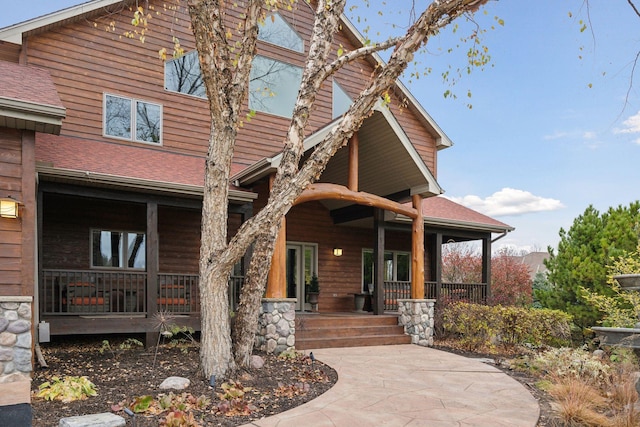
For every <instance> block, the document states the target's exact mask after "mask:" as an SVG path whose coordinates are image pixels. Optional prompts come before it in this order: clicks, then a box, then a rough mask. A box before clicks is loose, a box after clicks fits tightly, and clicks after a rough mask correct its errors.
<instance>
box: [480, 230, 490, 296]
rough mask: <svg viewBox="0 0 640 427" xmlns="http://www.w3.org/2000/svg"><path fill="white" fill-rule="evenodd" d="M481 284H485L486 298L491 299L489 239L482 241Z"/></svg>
mask: <svg viewBox="0 0 640 427" xmlns="http://www.w3.org/2000/svg"><path fill="white" fill-rule="evenodd" d="M482 283H486V284H487V295H486V298H487V299H489V298H491V237H485V238H483V239H482Z"/></svg>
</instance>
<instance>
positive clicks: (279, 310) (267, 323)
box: [254, 298, 297, 354]
mask: <svg viewBox="0 0 640 427" xmlns="http://www.w3.org/2000/svg"><path fill="white" fill-rule="evenodd" d="M296 301H297V299H295V298H263V300H262V307H261V308H260V317H259V319H258V331H257V333H256V340H255V344H254V346H255V348H257V349H258V350H260V351H264V352H266V353H274V354H280V353H282V352H283V351H287V350H293V349H295V345H296Z"/></svg>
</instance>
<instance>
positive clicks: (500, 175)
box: [0, 0, 640, 250]
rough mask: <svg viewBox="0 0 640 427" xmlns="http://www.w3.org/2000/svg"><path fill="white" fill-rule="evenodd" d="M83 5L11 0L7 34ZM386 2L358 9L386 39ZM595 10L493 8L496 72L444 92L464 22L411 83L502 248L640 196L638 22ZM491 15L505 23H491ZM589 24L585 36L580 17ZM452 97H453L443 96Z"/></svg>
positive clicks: (448, 177) (450, 183)
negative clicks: (499, 234)
mask: <svg viewBox="0 0 640 427" xmlns="http://www.w3.org/2000/svg"><path fill="white" fill-rule="evenodd" d="M0 1H1V2H2V3H7V4H8V3H9V1H8V0H0ZM79 3H82V1H77V0H75V1H74V0H21V1H19V2H14V1H13V0H11V5H12V7H4V8H2V9H3V13H2V15H0V27H4V26H7V25H11V24H13V23H17V22H20V21H23V20H27V19H31V18H33V17H36V16H39V15H42V14H46V13H50V12H52V11H56V10H59V9H62V8H64V7H68V6H70V5H75V4H79ZM354 3H355V2H354ZM373 3H378V4H379V3H385V2H383V1H382V0H376V1H374V2H373ZM386 3H388V4H390V5H392V6H394V7H392V8H390V7H389V6H386V5H385V6H383V7H381V6H378V5H376V4H374V5H373V6H372V7H371V11H370V12H368V13H366V12H364V9H361V12H359V13H361V14H363V15H364V14H365V13H366V14H367V15H370V18H369V19H370V23H371V24H372V27H373V28H375V29H376V30H379V31H380V32H381V33H382V34H388V33H389V32H392V31H394V30H393V29H392V27H391V25H390V23H392V22H395V23H399V22H402V20H406V19H407V16H408V15H407V12H406V11H402V10H401V11H400V12H398V8H397V7H396V5H398V4H401V3H402V4H405V3H406V4H407V5H408V4H410V1H409V0H394V1H387V2H386ZM5 6H6V4H5ZM589 6H590V9H589V10H588V11H587V9H586V6H585V4H584V3H583V1H582V0H537V1H536V2H524V1H521V0H501V1H498V2H496V1H490V2H489V4H488V6H487V7H486V8H485V10H486V14H483V13H479V14H477V16H476V18H475V19H476V21H477V22H478V23H479V24H480V25H481V27H483V28H489V27H490V26H491V25H494V26H496V27H497V28H496V29H495V30H490V31H488V32H487V33H485V34H484V35H483V42H484V44H486V45H487V46H488V47H489V54H490V55H491V57H492V62H491V64H492V66H489V67H486V68H485V69H484V70H483V71H480V70H475V71H473V72H472V73H471V74H470V75H466V74H465V75H464V77H463V78H462V79H461V80H460V81H458V82H457V84H456V85H455V86H454V87H453V88H450V87H448V86H446V85H444V84H443V82H442V79H441V77H440V74H441V72H443V71H445V70H446V69H447V67H448V66H449V65H451V66H452V67H453V68H454V69H455V68H457V67H459V66H464V65H465V57H466V50H467V49H468V47H469V46H468V45H466V46H464V45H463V46H462V48H460V49H454V51H453V52H452V53H446V52H447V49H448V48H449V47H453V46H455V45H456V44H457V42H458V40H459V38H460V37H461V36H462V35H463V34H468V31H467V29H468V28H470V27H469V25H468V24H461V29H460V30H459V31H458V32H457V33H456V34H452V32H451V31H449V30H444V31H443V32H442V33H441V34H440V35H439V36H437V37H436V38H434V39H433V40H431V41H430V42H429V44H428V51H429V54H428V55H421V56H419V57H417V59H418V61H419V62H418V66H419V67H422V68H424V67H432V68H433V72H432V73H431V75H430V76H428V77H426V78H420V79H418V80H411V81H410V80H409V79H407V80H406V81H405V83H406V84H407V86H408V87H409V88H410V89H411V90H412V92H413V93H414V95H415V96H416V98H417V99H418V100H419V101H420V103H421V104H422V105H423V106H424V107H425V108H426V110H427V111H428V112H429V113H430V114H431V116H432V117H433V118H434V119H435V120H436V121H437V122H438V124H439V125H440V126H441V127H442V129H443V130H444V131H445V132H446V133H447V135H448V136H449V137H450V138H451V140H452V141H453V142H454V146H453V147H451V148H449V149H446V150H444V151H441V152H440V154H439V161H438V181H439V183H440V184H441V186H442V187H443V188H444V189H445V191H446V193H445V194H446V196H447V197H450V198H452V199H453V200H455V201H456V202H458V203H461V204H464V205H466V206H468V207H470V208H472V209H475V210H477V211H480V212H483V213H485V214H487V215H490V216H492V217H494V218H496V219H498V220H500V221H503V222H505V223H507V224H509V225H512V226H514V227H516V230H515V231H514V232H512V233H510V234H509V235H507V236H506V237H504V238H502V239H501V240H499V241H498V242H496V244H495V247H500V246H503V245H510V246H513V247H515V248H517V249H528V250H531V249H538V250H545V249H546V247H547V246H548V245H551V246H553V247H555V246H556V245H557V243H558V241H559V235H558V232H559V230H560V228H561V227H563V228H565V229H568V228H569V227H570V226H571V224H572V223H573V220H574V219H575V218H576V217H577V216H579V215H580V214H582V213H583V212H584V210H585V209H586V208H587V206H589V205H593V206H594V207H595V208H596V209H598V210H600V211H601V212H604V211H606V210H607V209H608V208H609V207H611V206H618V205H625V206H626V205H628V204H629V203H631V202H633V201H635V200H638V199H639V198H640V197H639V196H638V190H639V188H640V167H638V165H637V163H638V161H639V160H640V155H639V154H640V99H639V96H638V95H639V94H638V91H639V90H640V84H636V85H635V86H631V87H630V82H631V80H630V79H631V71H632V66H633V61H634V59H635V55H636V52H637V50H638V49H640V41H639V39H640V18H639V17H638V16H636V15H635V14H634V13H633V11H632V10H631V8H630V7H629V5H628V4H627V1H626V0H590V2H589ZM378 10H383V11H385V12H384V13H383V15H382V16H379V15H378V14H377V13H375V12H376V11H378ZM587 12H588V13H587ZM403 14H404V15H403ZM495 16H498V17H499V18H500V19H502V20H503V21H504V26H499V25H495V23H496V21H495V19H494V17H495ZM589 16H590V25H589V28H588V29H587V30H586V31H583V32H581V31H580V27H581V24H580V20H583V21H586V20H588V18H589ZM356 25H358V26H360V27H361V28H364V27H363V26H364V25H365V24H363V21H360V23H356ZM372 38H373V34H372ZM636 81H640V71H639V74H637V75H636ZM590 86H591V87H590ZM447 89H452V90H454V91H455V92H456V94H457V95H458V98H457V99H455V100H454V99H451V98H448V99H445V98H444V96H443V93H444V91H445V90H447ZM468 90H470V91H471V93H472V97H471V98H467V95H466V94H467V91H468ZM469 102H470V103H471V104H472V108H471V109H469V108H468V107H467V104H468V103H469Z"/></svg>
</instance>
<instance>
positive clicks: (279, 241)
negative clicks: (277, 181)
mask: <svg viewBox="0 0 640 427" xmlns="http://www.w3.org/2000/svg"><path fill="white" fill-rule="evenodd" d="M274 178H275V175H271V176H270V177H269V190H271V187H272V186H273V180H274ZM286 276H287V219H286V218H282V223H281V224H280V231H279V232H278V236H277V237H276V243H275V246H274V248H273V256H272V257H271V267H270V268H269V277H268V278H267V289H266V291H265V298H286V297H287V280H286Z"/></svg>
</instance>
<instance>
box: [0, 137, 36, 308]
mask: <svg viewBox="0 0 640 427" xmlns="http://www.w3.org/2000/svg"><path fill="white" fill-rule="evenodd" d="M33 156H34V134H33V132H31V131H19V130H14V129H6V128H0V197H6V196H7V195H11V196H13V197H15V198H16V199H17V200H20V201H21V202H22V203H23V204H22V205H21V206H20V217H19V218H18V219H10V218H0V295H2V296H19V295H20V296H21V295H33V293H34V268H35V259H34V251H35V209H34V207H35V171H34V168H35V162H34V157H33Z"/></svg>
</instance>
